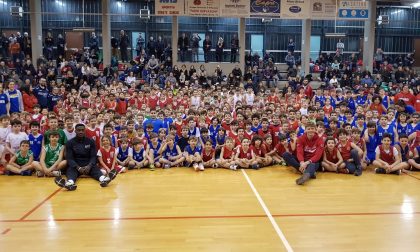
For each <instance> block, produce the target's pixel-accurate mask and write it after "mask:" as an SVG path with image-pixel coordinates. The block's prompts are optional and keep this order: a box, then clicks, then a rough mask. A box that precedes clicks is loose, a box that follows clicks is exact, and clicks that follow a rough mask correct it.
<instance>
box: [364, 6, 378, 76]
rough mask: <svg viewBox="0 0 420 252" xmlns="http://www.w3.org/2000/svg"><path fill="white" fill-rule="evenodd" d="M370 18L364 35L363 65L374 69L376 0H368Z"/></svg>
mask: <svg viewBox="0 0 420 252" xmlns="http://www.w3.org/2000/svg"><path fill="white" fill-rule="evenodd" d="M368 10H369V19H368V20H366V21H365V31H364V35H363V37H364V38H363V66H364V67H365V68H366V70H368V71H370V72H372V70H373V54H374V53H375V23H376V1H368Z"/></svg>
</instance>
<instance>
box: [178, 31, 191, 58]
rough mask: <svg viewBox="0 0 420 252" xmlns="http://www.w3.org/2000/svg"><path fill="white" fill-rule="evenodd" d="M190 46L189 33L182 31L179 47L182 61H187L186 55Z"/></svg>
mask: <svg viewBox="0 0 420 252" xmlns="http://www.w3.org/2000/svg"><path fill="white" fill-rule="evenodd" d="M188 46H189V39H188V38H187V35H186V34H185V32H183V33H182V35H181V37H179V38H178V48H179V54H180V58H181V61H182V62H184V61H185V55H186V54H187V51H188Z"/></svg>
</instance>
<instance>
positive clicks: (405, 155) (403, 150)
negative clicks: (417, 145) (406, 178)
mask: <svg viewBox="0 0 420 252" xmlns="http://www.w3.org/2000/svg"><path fill="white" fill-rule="evenodd" d="M396 144H397V145H398V146H399V147H400V150H401V158H402V161H403V162H405V161H408V158H409V153H410V148H409V147H408V145H407V146H405V148H403V147H402V146H401V143H399V142H398V143H396Z"/></svg>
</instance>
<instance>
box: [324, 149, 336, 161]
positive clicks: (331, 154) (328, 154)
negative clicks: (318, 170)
mask: <svg viewBox="0 0 420 252" xmlns="http://www.w3.org/2000/svg"><path fill="white" fill-rule="evenodd" d="M325 156H326V158H327V160H328V161H330V162H332V163H334V164H336V163H337V162H338V150H337V148H334V149H333V151H332V152H331V151H330V150H328V149H327V148H325Z"/></svg>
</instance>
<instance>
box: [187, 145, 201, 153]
mask: <svg viewBox="0 0 420 252" xmlns="http://www.w3.org/2000/svg"><path fill="white" fill-rule="evenodd" d="M185 152H187V153H188V155H194V154H195V153H197V152H198V154H201V148H200V147H198V146H195V147H194V149H193V148H191V146H190V145H188V146H187V147H185Z"/></svg>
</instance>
